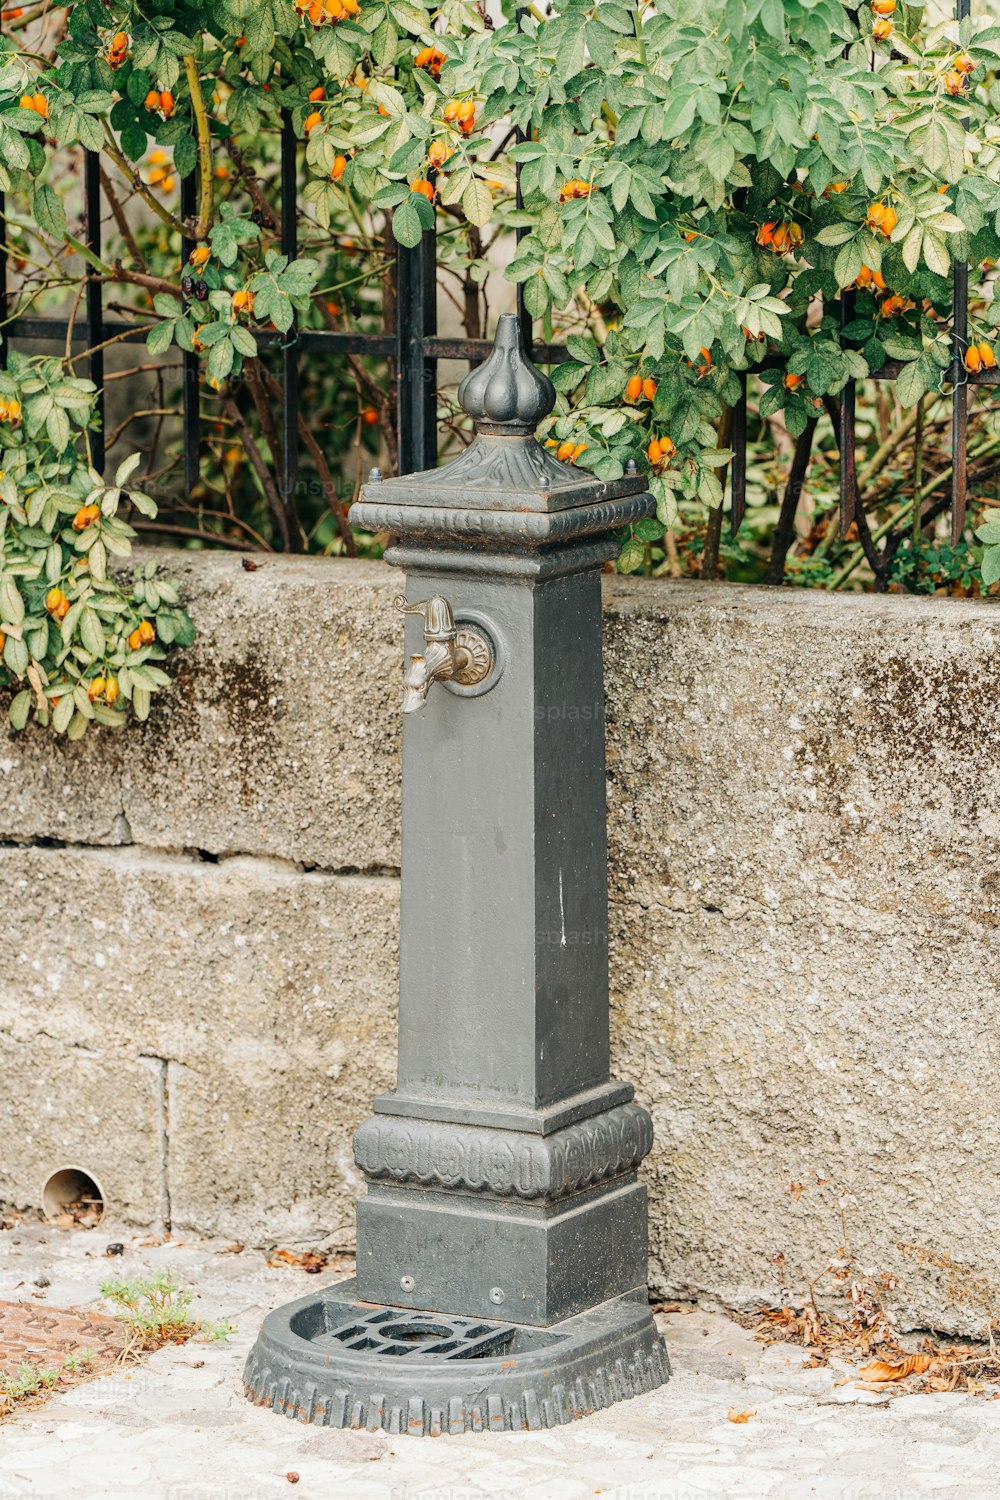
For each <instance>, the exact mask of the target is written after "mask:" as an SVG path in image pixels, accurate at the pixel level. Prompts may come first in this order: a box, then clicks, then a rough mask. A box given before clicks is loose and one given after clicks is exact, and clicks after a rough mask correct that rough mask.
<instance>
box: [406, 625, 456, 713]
mask: <svg viewBox="0 0 1000 1500" xmlns="http://www.w3.org/2000/svg"><path fill="white" fill-rule="evenodd" d="M454 675H455V642H454V641H453V640H451V641H428V643H427V649H426V651H425V652H424V654H423V656H411V657H410V664H409V666H408V667H407V669H406V671H405V673H404V674H403V712H404V714H415V713H419V711H420V709H422V708H423V706H424V704H425V703H426V702H427V694H428V693H429V692H430V690H431V685H432V683H435V682H446V681H447V680H448V678H449V677H454Z"/></svg>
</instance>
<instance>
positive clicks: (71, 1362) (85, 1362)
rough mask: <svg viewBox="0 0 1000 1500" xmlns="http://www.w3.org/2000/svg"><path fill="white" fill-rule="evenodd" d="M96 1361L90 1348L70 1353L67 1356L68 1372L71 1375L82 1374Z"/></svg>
mask: <svg viewBox="0 0 1000 1500" xmlns="http://www.w3.org/2000/svg"><path fill="white" fill-rule="evenodd" d="M93 1363H94V1356H93V1354H91V1352H90V1350H89V1349H81V1350H80V1352H79V1354H70V1355H67V1358H66V1366H65V1368H66V1373H67V1374H69V1375H80V1374H81V1373H85V1372H87V1371H89V1370H90V1369H91V1367H92V1365H93Z"/></svg>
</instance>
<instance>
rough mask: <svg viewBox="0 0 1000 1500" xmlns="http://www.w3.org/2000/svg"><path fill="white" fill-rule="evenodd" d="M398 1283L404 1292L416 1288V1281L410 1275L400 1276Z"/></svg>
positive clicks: (412, 1290) (413, 1290)
mask: <svg viewBox="0 0 1000 1500" xmlns="http://www.w3.org/2000/svg"><path fill="white" fill-rule="evenodd" d="M399 1285H400V1287H401V1288H402V1290H403V1291H404V1292H415V1291H416V1289H417V1283H416V1281H415V1280H414V1278H413V1277H412V1276H401V1277H400V1278H399Z"/></svg>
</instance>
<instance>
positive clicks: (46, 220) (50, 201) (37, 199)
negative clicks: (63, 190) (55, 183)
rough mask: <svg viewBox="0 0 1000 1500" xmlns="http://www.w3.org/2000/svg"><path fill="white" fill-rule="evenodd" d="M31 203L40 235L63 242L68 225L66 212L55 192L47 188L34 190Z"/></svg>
mask: <svg viewBox="0 0 1000 1500" xmlns="http://www.w3.org/2000/svg"><path fill="white" fill-rule="evenodd" d="M32 203H33V207H34V211H35V222H36V223H37V225H38V227H39V229H40V230H41V231H42V233H43V234H50V235H51V236H52V237H53V239H57V240H64V239H65V238H66V233H67V230H68V228H69V225H68V222H67V219H66V210H65V208H63V205H62V200H61V198H59V196H58V195H57V193H56V192H55V190H54V189H53V188H50V187H48V186H45V187H40V188H36V189H35V194H34V198H33V200H32Z"/></svg>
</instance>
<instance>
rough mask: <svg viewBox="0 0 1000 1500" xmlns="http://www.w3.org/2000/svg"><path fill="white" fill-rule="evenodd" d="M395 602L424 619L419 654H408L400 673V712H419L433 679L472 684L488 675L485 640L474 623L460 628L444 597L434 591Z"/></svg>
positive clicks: (489, 662)
mask: <svg viewBox="0 0 1000 1500" xmlns="http://www.w3.org/2000/svg"><path fill="white" fill-rule="evenodd" d="M395 603H396V607H397V609H400V610H402V612H403V614H406V615H422V616H423V621H424V650H423V654H422V655H420V656H411V657H410V660H409V663H408V664H407V668H406V671H405V673H404V674H403V712H404V714H415V713H419V711H420V709H422V708H423V707H424V704H425V703H426V702H427V695H428V693H429V692H430V690H431V688H432V686H433V685H434V683H435V682H449V681H453V682H457V683H460V684H461V685H462V686H463V687H474V686H476V684H478V683H480V682H482V681H483V680H484V679H485V678H486V677H488V676H489V674H490V672H491V671H492V670H493V665H494V655H493V648H492V646H491V645H490V642H489V640H488V639H487V637H486V636H485V635H484V634H483V633H482V631H480V630H477V629H475V628H474V627H471V626H463V627H462V629H461V630H460V629H459V628H458V626H457V625H456V624H455V615H454V611H453V610H452V607H451V605H450V604H449V603H448V601H447V599H444V598H442V597H441V595H440V594H435V595H434V597H433V599H421V600H419V601H418V602H417V603H416V604H407V602H406V600H405V599H403V598H399V599H397V600H396V601H395Z"/></svg>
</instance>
